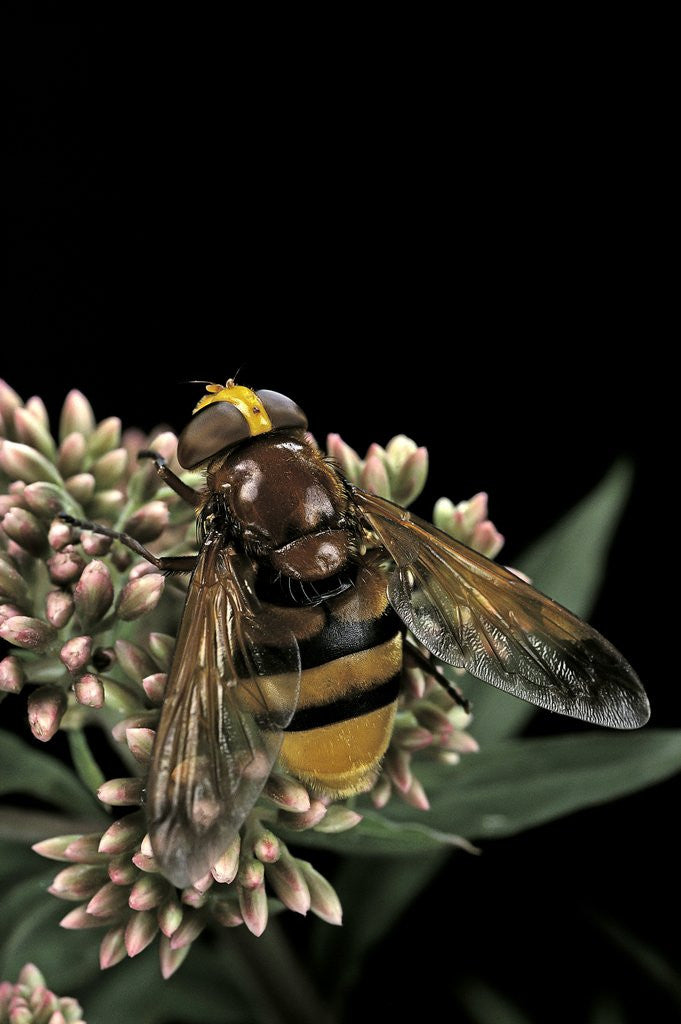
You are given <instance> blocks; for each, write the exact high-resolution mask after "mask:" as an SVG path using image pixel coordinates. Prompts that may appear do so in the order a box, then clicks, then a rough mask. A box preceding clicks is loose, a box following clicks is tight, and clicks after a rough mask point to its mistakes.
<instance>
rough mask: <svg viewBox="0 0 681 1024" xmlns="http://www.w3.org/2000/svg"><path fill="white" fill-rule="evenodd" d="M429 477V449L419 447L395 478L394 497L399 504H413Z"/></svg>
mask: <svg viewBox="0 0 681 1024" xmlns="http://www.w3.org/2000/svg"><path fill="white" fill-rule="evenodd" d="M427 478H428V451H427V449H426V448H417V449H416V451H415V452H412V453H411V455H409V457H408V458H407V459H406V461H405V462H404V463H403V465H402V467H401V468H400V470H399V472H397V473H396V474H395V476H394V478H393V485H392V497H393V501H396V502H397V503H398V504H399V505H403V506H405V507H406V506H407V505H411V503H412V501H416V499H417V498H418V496H419V494H420V493H421V491H422V490H423V488H424V487H425V485H426V479H427Z"/></svg>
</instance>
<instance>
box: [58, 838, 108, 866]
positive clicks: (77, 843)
mask: <svg viewBox="0 0 681 1024" xmlns="http://www.w3.org/2000/svg"><path fill="white" fill-rule="evenodd" d="M101 838H102V837H101V834H100V833H99V832H91V833H90V834H89V835H85V836H73V838H72V841H71V842H70V843H69V845H68V846H67V847H66V850H65V852H64V853H65V856H66V858H67V859H68V860H72V861H77V862H78V863H83V864H103V865H104V867H105V868H106V860H107V858H106V856H105V855H104V854H102V853H100V852H99V841H100V839H101Z"/></svg>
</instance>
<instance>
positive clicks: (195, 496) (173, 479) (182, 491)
mask: <svg viewBox="0 0 681 1024" xmlns="http://www.w3.org/2000/svg"><path fill="white" fill-rule="evenodd" d="M137 458H138V459H153V460H154V465H155V466H156V472H157V473H158V475H159V476H160V477H161V480H163V481H164V483H166V484H168V487H170V488H171V489H172V490H173V491H175V494H179V495H180V497H181V498H182V499H183V501H186V502H187V504H188V505H192V506H193V507H194V508H198V506H199V505H200V504H201V492H200V491H195V490H194V488H193V487H190V486H189V484H186V483H185V482H184V480H180V478H179V476H178V475H177V474H176V473H173V471H172V469H170V468H169V467H168V464H167V462H166V460H165V459H164V458H163V456H162V455H159V453H158V452H152V451H151V450H150V449H145V450H144V451H142V452H138V453H137Z"/></svg>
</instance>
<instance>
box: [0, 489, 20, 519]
mask: <svg viewBox="0 0 681 1024" xmlns="http://www.w3.org/2000/svg"><path fill="white" fill-rule="evenodd" d="M12 508H26V502H25V500H24V496H23V494H0V518H3V517H4V516H6V515H7V513H8V512H9V510H10V509H12Z"/></svg>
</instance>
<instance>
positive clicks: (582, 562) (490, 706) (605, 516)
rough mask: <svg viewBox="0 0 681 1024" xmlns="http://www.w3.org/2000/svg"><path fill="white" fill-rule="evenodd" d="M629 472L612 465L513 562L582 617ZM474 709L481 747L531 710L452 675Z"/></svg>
mask: <svg viewBox="0 0 681 1024" xmlns="http://www.w3.org/2000/svg"><path fill="white" fill-rule="evenodd" d="M631 480H632V469H631V466H630V465H629V464H628V463H625V462H617V463H615V465H614V466H613V468H612V469H611V470H610V472H609V473H608V474H607V476H605V477H604V479H603V480H602V481H601V483H600V484H599V485H598V486H597V487H596V488H595V489H594V490H593V491H592V492H591V493H590V494H588V495H587V496H586V498H584V499H583V500H582V501H580V503H579V504H578V505H576V506H575V508H573V509H572V511H570V512H568V514H567V515H566V516H564V517H563V519H561V520H560V521H559V522H558V523H556V525H555V526H554V527H553V528H552V529H550V530H549V531H548V533H546V534H544V536H543V537H541V538H540V539H539V540H538V541H536V543H534V544H533V545H532V546H531V547H530V548H529V549H528V550H527V551H526V552H525V554H524V555H522V557H521V558H519V559H518V561H517V568H518V569H521V570H522V572H524V573H526V575H528V576H529V577H530V578H531V580H532V583H533V585H534V586H535V587H537V589H538V590H541V591H542V592H543V593H545V594H548V595H549V597H552V598H553V599H554V600H556V601H559V602H560V603H561V604H563V605H565V607H566V608H569V609H570V610H571V611H573V612H575V614H576V615H579V616H581V617H582V618H587V617H588V615H589V613H590V611H591V609H592V608H593V605H594V603H595V600H596V597H597V595H598V591H599V588H600V585H601V581H602V579H603V575H604V572H605V567H606V561H607V557H608V552H609V550H610V545H611V543H612V539H613V537H614V534H615V530H616V529H617V525H618V523H619V520H620V517H621V515H622V512H623V511H624V508H625V505H626V503H627V498H628V496H629V491H630V489H631ZM450 678H452V679H454V681H455V682H456V683H458V684H459V685H460V686H461V687H462V689H463V691H464V693H465V694H466V696H467V697H468V698H469V699H470V701H471V703H472V704H473V710H474V715H475V719H474V722H473V726H472V728H471V731H472V732H473V734H474V735H475V737H476V739H477V740H479V742H480V743H481V744H482V745H483V746H484V745H486V744H488V743H490V742H492V741H494V740H498V739H505V738H506V737H508V736H514V735H517V734H518V733H519V732H521V731H522V729H523V728H524V727H525V725H526V724H527V722H528V721H529V720H530V718H531V717H532V715H533V714H534V713H535V708H534V706H533V705H532V704H528V703H527V702H526V701H522V700H519V699H518V698H516V697H511V696H510V695H509V694H506V693H502V691H501V690H497V689H495V688H494V687H493V686H489V685H488V684H487V683H482V682H480V681H479V680H477V679H473V678H472V677H471V676H465V677H464V678H463V679H462V678H461V677H456V676H453V675H452V676H451V677H450Z"/></svg>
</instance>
